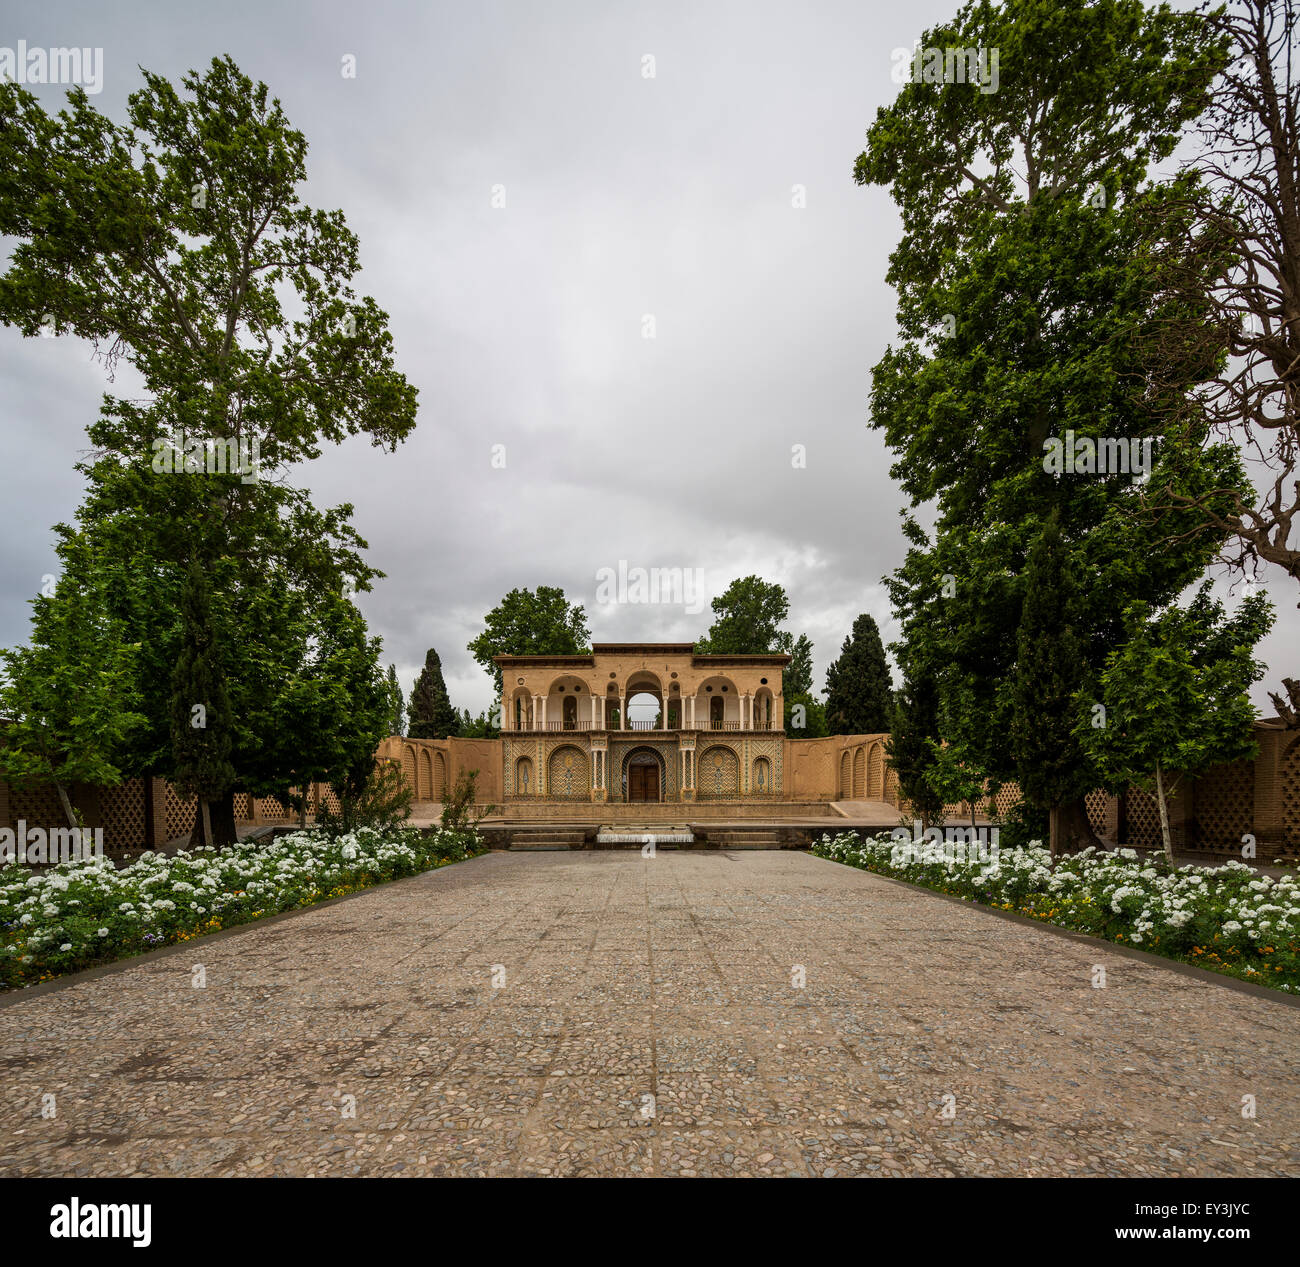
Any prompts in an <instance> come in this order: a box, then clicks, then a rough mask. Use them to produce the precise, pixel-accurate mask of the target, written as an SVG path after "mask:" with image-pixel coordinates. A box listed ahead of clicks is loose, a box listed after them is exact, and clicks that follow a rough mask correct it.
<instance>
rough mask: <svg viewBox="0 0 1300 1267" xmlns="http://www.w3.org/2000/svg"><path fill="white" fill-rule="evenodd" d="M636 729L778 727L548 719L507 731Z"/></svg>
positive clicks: (760, 723)
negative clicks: (673, 724) (622, 725)
mask: <svg viewBox="0 0 1300 1267" xmlns="http://www.w3.org/2000/svg"><path fill="white" fill-rule="evenodd" d="M620 729H624V730H629V731H632V730H635V731H645V730H649V731H658V732H660V733H661V734H663V733H671V732H675V731H679V730H749V731H753V730H776V729H778V727H777V726H776V725H775V724H774V723H772V722H770V721H756V722H753V723H751V724H750V725H748V726H742V725H741V724H740V723H739V722H738V721H713V720H707V719H706V720H703V721H701V720H698V719H697V720H696V722H695V725H694V726H681V725H677V726H662V725H660V724H659V722H657V721H631V720H629V721H628V723H627V725H626V727H620V726H619V725H618V723H617V722H609V723H605V722H597V723H594V724H593V723H592V722H590V721H548V722H546V723H545V724H543V723H542V722H527V721H526V722H524V723H523V724H522V725H519V726H516V727H514V729H513V731H508V732H507V733H514V734H519V733H522V732H528V733H548V734H549V733H552V732H555V731H574V732H578V733H582V732H588V731H593V730H596V731H611V730H612V731H618V730H620Z"/></svg>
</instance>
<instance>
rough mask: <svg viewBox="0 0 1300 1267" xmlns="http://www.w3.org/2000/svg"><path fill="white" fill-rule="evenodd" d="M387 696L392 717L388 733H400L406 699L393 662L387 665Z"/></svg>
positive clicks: (404, 722)
mask: <svg viewBox="0 0 1300 1267" xmlns="http://www.w3.org/2000/svg"><path fill="white" fill-rule="evenodd" d="M388 697H389V699H390V700H392V718H391V720H390V721H389V723H388V724H389V725H390V726H391V727H392V731H391V732H390V733H392V734H394V735H400V734H401V733H402V731H403V729H404V728H405V724H406V700H405V697H404V696H403V695H402V685H401V683H400V682H399V681H398V680H397V666H396V665H395V664H390V665H389V666H388Z"/></svg>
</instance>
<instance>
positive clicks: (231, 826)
mask: <svg viewBox="0 0 1300 1267" xmlns="http://www.w3.org/2000/svg"><path fill="white" fill-rule="evenodd" d="M238 838H239V837H238V833H237V832H236V831H235V794H234V793H233V792H227V793H226V794H225V795H224V796H218V797H216V798H215V799H214V800H211V801H203V800H200V801H199V803H198V804H197V805H196V806H195V807H194V829H193V831H192V832H191V833H190V848H191V849H193V848H194V847H195V845H196V844H210V845H217V846H218V847H220V846H222V845H233V844H234V843H235V841H236V840H237V839H238Z"/></svg>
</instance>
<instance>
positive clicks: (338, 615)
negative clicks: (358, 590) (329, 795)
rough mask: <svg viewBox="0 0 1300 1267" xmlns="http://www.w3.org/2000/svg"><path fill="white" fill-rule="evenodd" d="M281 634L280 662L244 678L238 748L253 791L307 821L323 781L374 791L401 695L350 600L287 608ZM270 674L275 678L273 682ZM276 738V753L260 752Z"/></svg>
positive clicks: (324, 599) (272, 749)
mask: <svg viewBox="0 0 1300 1267" xmlns="http://www.w3.org/2000/svg"><path fill="white" fill-rule="evenodd" d="M276 637H277V639H279V640H280V645H278V646H277V647H276V648H275V651H276V654H275V656H274V657H273V658H272V659H271V660H269V661H267V662H265V663H263V664H260V665H256V666H246V667H245V669H244V672H242V673H241V674H240V675H239V682H238V687H239V691H240V697H241V699H242V700H243V701H244V703H243V710H242V712H241V713H240V725H239V726H238V728H237V735H238V741H237V747H238V750H239V751H240V752H241V753H242V761H241V768H242V770H243V773H244V783H245V785H246V786H247V788H248V790H250V791H254V792H256V793H257V794H258V795H262V796H275V797H277V798H279V800H280V801H281V802H282V803H284V804H285V805H288V806H290V807H292V808H294V809H296V810H297V811H298V814H299V818H300V821H301V822H303V823H305V822H306V815H307V808H308V804H307V796H308V793H309V791H310V788H311V785H312V784H313V783H318V782H328V783H331V784H333V785H334V786H335V787H336V790H337V789H339V788H344V787H346V788H347V789H348V790H349V791H350V792H351V793H353V794H355V795H360V794H361V792H362V790H363V789H364V788H365V787H366V786H368V780H369V778H370V773H371V770H372V767H373V765H374V753H375V749H376V747H377V746H378V744H379V741H380V740H381V739H383V738H384V737H385V736H386V735H387V734H388V733H389V730H388V726H389V722H390V720H391V718H390V716H389V709H390V708H391V706H392V698H391V696H390V694H389V683H388V681H387V679H386V678H385V677H384V674H383V670H382V668H381V667H380V660H379V657H380V650H381V647H380V641H379V639H378V638H373V637H370V636H369V635H368V634H367V631H366V624H365V619H364V617H363V616H362V615H361V612H360V610H359V609H358V608H357V607H356V605H355V604H354V603H352V602H351V601H350V600H349V599H347V598H346V597H344V596H342V595H338V594H321V595H319V596H318V597H317V601H316V602H315V603H314V604H313V605H312V607H311V608H310V609H307V610H306V611H304V610H302V609H298V608H296V607H295V606H294V605H293V604H291V603H290V604H285V606H284V611H283V615H282V616H280V617H279V618H278V619H277V620H276ZM267 669H271V670H272V671H273V673H274V677H273V678H270V679H268V678H267V677H264V676H263V674H264V673H265V672H266V670H267ZM276 722H278V723H279V725H278V728H276V727H275V726H274V723H276ZM268 734H269V735H270V736H271V737H270V740H269V742H268V743H267V746H266V747H264V748H263V749H261V750H259V751H257V752H256V753H254V752H252V751H250V747H251V744H252V743H253V741H254V740H255V739H256V738H258V737H260V736H263V735H268Z"/></svg>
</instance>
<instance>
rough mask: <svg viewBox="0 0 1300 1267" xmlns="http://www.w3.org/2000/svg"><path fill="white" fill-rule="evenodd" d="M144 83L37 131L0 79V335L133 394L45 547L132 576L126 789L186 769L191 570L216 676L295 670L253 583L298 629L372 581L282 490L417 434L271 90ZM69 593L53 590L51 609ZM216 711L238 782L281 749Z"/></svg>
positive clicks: (229, 831) (123, 610)
mask: <svg viewBox="0 0 1300 1267" xmlns="http://www.w3.org/2000/svg"><path fill="white" fill-rule="evenodd" d="M143 78H144V86H143V87H142V88H141V89H139V90H138V91H136V92H134V93H132V94H131V95H130V96H129V97H128V99H127V103H126V109H125V120H124V121H121V122H119V121H116V120H113V119H111V118H109V117H107V116H106V115H104V114H101V113H100V112H99V111H98V110H97V109H95V107H94V106H93V105H92V104H91V102H90V98H89V97H88V96H87V95H86V93H85V92H84V91H83V90H81V89H80V88H74V89H72V90H71V91H70V92H69V94H68V102H67V106H66V108H65V109H64V110H61V111H59V112H58V113H56V114H51V113H49V112H47V111H46V110H45V109H43V107H42V106H41V104H40V102H39V101H38V100H37V99H36V97H35V96H33V95H32V94H31V93H29V92H27V91H26V90H25V89H23V88H21V87H19V86H18V85H16V84H12V83H0V234H4V235H6V236H9V237H11V238H13V239H14V242H15V244H14V246H13V249H12V251H11V253H10V255H9V258H8V261H7V267H6V269H5V271H4V272H3V274H2V275H0V321H3V322H4V323H5V324H6V325H10V326H14V327H16V328H17V329H18V330H20V331H21V332H22V333H23V334H24V335H27V336H37V335H68V334H70V335H73V336H77V337H81V338H84V339H86V340H88V341H89V342H90V343H91V344H92V346H93V347H94V348H95V350H96V352H97V353H98V355H99V356H100V358H101V359H102V360H103V362H104V363H105V365H106V366H107V367H108V368H109V369H110V370H111V368H112V367H113V366H114V364H115V363H116V362H117V361H118V360H119V359H122V358H124V359H125V360H126V361H127V362H129V363H130V364H131V366H132V367H133V368H134V369H135V370H136V371H137V372H138V374H139V376H140V378H141V380H142V381H143V390H142V392H140V393H137V394H136V395H135V396H134V397H133V398H132V399H124V398H120V397H114V396H112V395H107V396H106V397H105V399H104V404H103V406H102V408H101V411H100V414H99V417H98V418H97V419H96V421H95V422H94V423H93V424H92V425H91V426H90V427H89V428H88V432H89V437H90V443H91V446H92V448H91V453H92V456H91V457H90V458H89V459H88V460H87V461H86V462H83V463H82V464H80V467H79V469H80V470H81V471H82V472H83V474H84V475H85V477H86V480H87V484H88V492H87V496H86V500H85V502H84V503H83V505H82V507H81V509H80V511H79V513H78V517H77V523H76V524H75V525H74V526H72V527H60V528H59V529H58V531H59V534H60V538H61V540H60V544H59V547H58V548H59V551H60V554H61V555H62V556H63V557H64V558H65V559H67V558H69V557H70V555H71V554H72V553H74V552H76V550H77V549H78V548H79V546H78V543H77V539H80V540H81V541H82V542H83V543H85V544H86V545H88V547H89V548H90V549H91V550H92V552H93V554H94V556H95V557H98V558H120V559H124V560H130V563H131V567H132V570H133V571H134V572H135V573H136V574H137V575H139V576H140V577H142V578H147V581H148V584H147V586H143V587H137V588H136V589H133V590H129V591H123V592H122V593H120V594H113V595H112V596H111V598H110V602H111V606H112V615H113V617H114V618H115V619H117V620H119V621H121V622H122V625H123V627H124V633H125V637H126V638H127V639H128V640H129V641H131V642H132V643H139V645H140V653H139V655H138V657H137V658H136V663H137V672H138V676H137V679H136V686H137V688H138V691H139V695H140V699H141V706H140V712H141V713H142V715H143V716H144V717H145V718H146V721H147V724H146V725H145V726H143V727H142V728H141V729H140V732H139V734H138V735H137V736H136V738H135V739H134V741H133V743H132V746H131V749H130V751H129V752H127V753H125V754H123V755H122V759H123V764H124V767H125V769H126V771H127V772H128V773H132V774H135V773H144V772H152V773H157V774H161V775H164V776H166V777H173V778H175V777H180V776H181V774H182V771H183V769H184V768H188V765H189V757H188V756H187V755H186V753H185V751H183V750H182V749H181V748H178V747H177V746H176V743H177V736H178V735H179V734H180V733H181V732H180V731H178V730H177V729H176V728H175V727H174V726H173V725H172V720H173V719H172V718H171V716H170V712H171V703H172V698H171V690H170V682H171V678H172V671H173V668H174V666H175V663H176V659H177V656H178V654H179V653H180V650H181V647H182V645H190V646H192V645H194V644H195V642H196V638H197V637H198V632H199V631H196V630H193V629H189V628H187V626H186V621H187V619H188V617H187V615H186V612H187V611H188V610H192V608H190V607H187V606H186V605H184V604H183V603H182V600H181V594H182V589H183V588H184V584H185V575H186V569H187V568H188V567H189V566H190V565H191V564H195V563H199V564H201V565H202V566H203V567H204V569H205V573H206V575H207V579H208V582H209V587H210V591H211V599H212V601H211V609H210V610H211V620H212V626H211V630H210V636H211V638H212V640H213V645H214V647H215V648H216V649H217V650H218V651H219V652H220V655H219V657H218V656H215V655H214V656H213V657H212V658H211V660H210V662H209V666H208V668H209V672H210V673H213V674H216V673H221V672H226V671H230V670H231V669H232V668H233V666H236V665H238V666H241V667H240V677H241V679H245V678H250V679H251V678H252V677H255V676H257V670H259V669H261V668H265V669H267V677H268V678H269V680H271V681H272V682H274V681H276V680H277V679H278V678H279V677H281V676H286V675H288V674H290V673H291V672H292V670H293V667H294V661H293V660H292V659H286V660H285V661H283V662H280V663H276V664H269V663H268V656H267V652H266V650H265V647H266V644H267V643H273V644H274V643H276V642H277V639H276V637H275V634H274V632H273V631H272V630H270V629H269V628H268V626H267V624H266V623H265V620H264V615H265V611H266V608H267V607H268V592H267V591H268V588H269V587H271V586H280V587H283V588H282V591H281V594H280V596H279V597H278V598H277V599H276V605H277V609H278V611H279V613H280V614H281V615H282V616H285V615H289V614H292V615H293V616H294V617H295V619H294V620H293V621H292V622H291V623H293V624H294V625H295V626H296V625H297V624H298V623H299V622H298V620H297V619H296V618H297V617H299V616H309V615H310V609H311V604H312V603H313V599H314V597H315V595H317V594H319V593H321V592H322V591H328V592H329V593H331V594H333V595H344V594H347V593H348V592H350V591H351V590H354V589H355V590H365V589H368V588H369V587H370V582H371V581H372V580H373V579H374V578H375V577H376V576H377V575H379V573H377V572H376V571H375V569H373V568H371V567H369V566H368V565H367V564H366V563H365V562H364V561H363V559H362V557H361V551H362V550H363V549H364V548H365V542H364V541H363V540H362V539H361V538H360V537H359V536H358V535H357V534H356V532H355V531H354V530H353V528H352V526H351V524H350V522H349V519H350V516H351V507H350V506H347V505H344V506H340V507H336V508H333V509H329V510H321V509H318V508H317V507H315V506H314V505H313V504H312V502H311V499H310V497H309V495H308V494H307V493H306V491H305V490H303V489H300V488H294V487H293V486H292V485H290V483H289V482H288V475H289V472H290V470H291V468H292V467H293V466H294V465H296V464H298V463H300V462H304V461H308V460H310V459H312V458H315V457H317V456H318V455H319V454H320V452H321V448H322V445H324V444H325V443H338V442H340V441H342V440H343V439H345V438H346V437H348V436H353V435H361V434H364V435H367V436H368V437H369V438H370V439H371V441H372V443H374V444H375V445H377V446H379V447H384V448H394V447H396V445H397V444H398V443H399V442H400V441H401V440H402V439H404V438H405V436H406V435H407V434H408V433H409V432H410V430H411V429H412V427H413V426H414V425H415V412H416V391H415V388H414V387H412V386H411V385H410V384H409V383H408V382H407V381H406V379H405V377H404V376H403V375H402V374H401V373H399V372H398V370H397V369H396V367H395V364H394V358H393V344H392V337H391V335H390V333H389V330H388V318H387V316H386V314H385V313H384V312H383V311H382V310H381V309H380V308H379V307H378V306H377V305H376V303H375V302H374V300H373V299H371V298H369V297H368V296H359V295H357V294H356V292H355V291H354V289H353V285H352V283H353V281H354V279H355V277H356V275H357V273H358V271H359V269H360V257H359V256H360V244H359V242H358V240H357V238H356V236H355V235H354V234H353V233H352V232H351V231H350V230H349V229H348V227H347V224H346V222H345V220H344V217H343V215H342V213H341V212H338V211H324V210H317V209H315V208H312V207H310V206H308V205H306V204H305V203H304V202H303V200H302V197H301V189H302V186H303V184H304V182H305V180H306V154H307V141H306V138H305V137H304V136H303V134H302V133H301V132H299V131H297V130H295V129H294V128H293V127H291V125H290V123H289V120H288V119H287V117H286V116H285V114H284V111H283V110H282V108H281V106H280V103H279V102H278V101H277V100H275V99H274V98H273V97H272V96H271V94H270V90H269V89H268V88H267V86H266V85H265V84H261V83H255V82H254V81H253V80H251V79H250V78H249V77H248V76H246V75H244V74H243V72H241V71H240V70H239V68H238V67H237V66H236V65H235V63H234V62H233V61H232V60H231V59H230V58H228V57H226V58H214V59H213V61H212V63H211V65H210V66H209V67H208V68H207V69H206V71H204V72H202V73H199V72H191V73H189V74H187V75H185V76H184V77H183V79H182V80H181V82H180V85H179V87H178V86H175V85H173V84H172V83H170V82H169V81H168V80H166V79H165V78H163V77H162V76H160V75H157V74H155V73H153V72H150V71H144V72H143ZM232 459H233V461H234V464H235V469H233V470H232V469H231V467H232ZM75 583H76V582H75V579H74V580H61V581H60V591H61V593H67V592H68V591H67V587H68V586H69V585H72V584H75ZM141 588H143V589H144V590H145V591H146V594H147V596H146V597H145V598H143V599H142V598H141V594H140V589H141ZM290 608H291V609H292V611H291V612H290V611H289V610H288V609H290ZM204 636H205V637H206V636H207V635H206V634H205V635H204ZM285 647H286V650H287V651H292V652H296V650H297V648H296V647H291V646H289V644H288V643H287V642H286V643H285ZM214 685H215V684H214ZM227 693H228V695H229V696H230V700H231V704H232V709H233V711H234V713H235V714H236V717H235V719H234V724H235V730H234V732H233V748H232V760H233V763H234V767H235V772H236V780H237V782H239V783H246V782H249V781H250V780H251V777H252V775H251V772H252V771H253V770H254V769H255V768H256V767H258V766H259V765H263V764H264V761H265V754H266V753H268V752H270V751H273V750H276V736H275V735H274V734H273V733H266V732H265V731H264V732H263V733H260V734H254V733H252V727H251V726H249V725H246V724H244V723H243V722H241V721H240V718H241V717H243V718H247V717H250V716H253V715H258V716H261V717H264V716H265V714H264V713H262V712H261V710H260V699H259V697H257V696H254V695H250V694H249V693H248V692H247V691H245V690H244V689H243V686H242V681H233V680H232V681H230V682H228V683H227ZM289 773H291V771H281V772H279V773H276V774H274V775H273V776H271V781H272V782H279V781H280V775H281V774H289ZM262 774H265V771H264V770H263V771H262ZM258 777H259V778H260V777H261V774H259V776H258ZM233 806H234V801H233V789H231V790H228V791H227V792H226V793H225V794H224V795H223V796H222V797H221V798H220V801H219V803H217V805H216V807H215V808H216V822H215V823H214V835H215V838H216V840H217V841H218V843H221V842H224V841H229V840H232V839H233V838H234V809H233Z"/></svg>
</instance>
